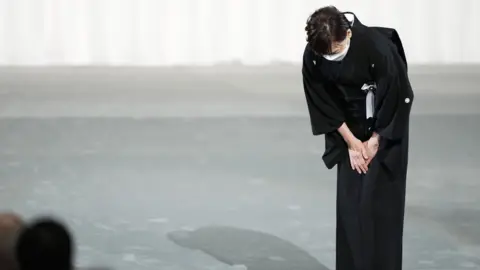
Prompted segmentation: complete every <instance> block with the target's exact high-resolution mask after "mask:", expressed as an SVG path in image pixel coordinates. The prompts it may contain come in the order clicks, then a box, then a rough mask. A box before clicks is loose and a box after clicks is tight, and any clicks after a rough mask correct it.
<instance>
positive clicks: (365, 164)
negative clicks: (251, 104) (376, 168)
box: [358, 160, 368, 174]
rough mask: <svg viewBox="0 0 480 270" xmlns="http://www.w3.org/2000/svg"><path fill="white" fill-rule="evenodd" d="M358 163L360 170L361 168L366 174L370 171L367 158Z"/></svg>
mask: <svg viewBox="0 0 480 270" xmlns="http://www.w3.org/2000/svg"><path fill="white" fill-rule="evenodd" d="M358 165H359V168H360V170H361V171H362V172H363V173H364V174H366V173H367V171H368V167H367V163H366V162H365V160H361V161H360V162H359V164H358Z"/></svg>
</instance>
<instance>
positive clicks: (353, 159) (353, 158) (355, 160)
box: [352, 157, 358, 172]
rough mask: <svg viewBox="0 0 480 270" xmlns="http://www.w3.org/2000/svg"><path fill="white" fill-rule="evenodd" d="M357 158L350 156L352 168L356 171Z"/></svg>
mask: <svg viewBox="0 0 480 270" xmlns="http://www.w3.org/2000/svg"><path fill="white" fill-rule="evenodd" d="M357 163H358V162H357V159H356V158H355V157H352V169H353V170H354V171H357V172H358V164H357Z"/></svg>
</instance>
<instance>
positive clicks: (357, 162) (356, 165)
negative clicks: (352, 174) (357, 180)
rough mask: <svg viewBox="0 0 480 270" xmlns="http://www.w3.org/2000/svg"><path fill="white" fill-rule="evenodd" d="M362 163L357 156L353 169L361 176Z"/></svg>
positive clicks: (360, 158)
mask: <svg viewBox="0 0 480 270" xmlns="http://www.w3.org/2000/svg"><path fill="white" fill-rule="evenodd" d="M362 162H363V159H362V157H359V156H357V159H356V160H355V169H356V171H357V172H358V173H359V174H362V172H363V169H362Z"/></svg>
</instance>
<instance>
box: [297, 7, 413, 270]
mask: <svg viewBox="0 0 480 270" xmlns="http://www.w3.org/2000/svg"><path fill="white" fill-rule="evenodd" d="M302 73H303V83H304V89H305V95H306V100H307V105H308V110H309V114H310V119H311V125H312V131H313V134H314V135H325V153H324V155H323V160H324V162H325V164H326V166H327V168H329V169H331V168H333V167H334V166H335V165H336V166H337V245H336V249H337V259H336V261H337V262H336V269H338V270H400V269H401V268H402V238H403V237H402V235H403V222H404V208H405V182H406V176H407V163H408V136H409V131H408V127H409V116H410V110H411V106H412V102H413V98H414V95H413V91H412V88H411V86H410V82H409V78H408V74H407V62H406V58H405V54H404V51H403V47H402V44H401V41H400V38H399V36H398V34H397V32H396V31H395V30H394V29H390V28H380V27H368V26H365V25H363V24H361V22H360V21H359V20H358V18H356V17H355V20H354V24H353V26H352V38H351V42H350V48H349V50H348V53H347V54H346V56H345V57H344V59H343V60H341V61H329V60H327V59H325V58H324V57H323V56H321V55H316V54H315V53H314V52H313V51H312V50H311V49H310V47H309V46H308V45H307V46H306V48H305V53H304V56H303V68H302ZM372 82H374V83H376V86H377V89H376V91H375V101H374V104H375V108H374V113H373V116H372V117H370V118H368V119H367V113H366V97H367V91H363V90H362V86H363V85H364V84H369V83H372ZM342 123H346V124H347V126H348V127H349V128H350V130H351V131H352V132H353V134H354V135H355V136H356V137H357V138H358V139H360V140H362V141H366V140H368V139H369V138H370V136H371V135H372V132H374V131H375V132H377V133H379V134H380V136H381V137H380V146H379V150H378V153H377V155H376V156H375V158H374V159H373V160H372V162H371V164H370V168H369V171H368V172H367V174H364V175H363V174H358V173H357V172H356V171H354V170H352V168H351V166H350V161H349V156H348V149H347V145H346V143H345V142H344V140H343V139H342V137H341V136H340V134H339V133H338V131H337V129H338V128H339V127H340V126H341V125H342Z"/></svg>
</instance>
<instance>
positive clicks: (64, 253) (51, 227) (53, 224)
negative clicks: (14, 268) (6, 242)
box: [16, 218, 73, 270]
mask: <svg viewBox="0 0 480 270" xmlns="http://www.w3.org/2000/svg"><path fill="white" fill-rule="evenodd" d="M72 242H73V241H72V239H71V236H70V233H69V232H68V230H67V229H66V228H65V226H63V225H62V224H60V223H59V222H57V221H55V220H53V219H47V218H43V219H39V220H37V221H35V222H34V223H32V224H31V225H29V226H27V227H26V228H25V229H23V230H22V232H21V233H20V235H19V238H18V241H17V246H16V257H17V261H18V264H19V266H20V269H21V270H34V269H35V270H36V269H45V270H47V269H48V270H71V269H72V268H73V243H72Z"/></svg>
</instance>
